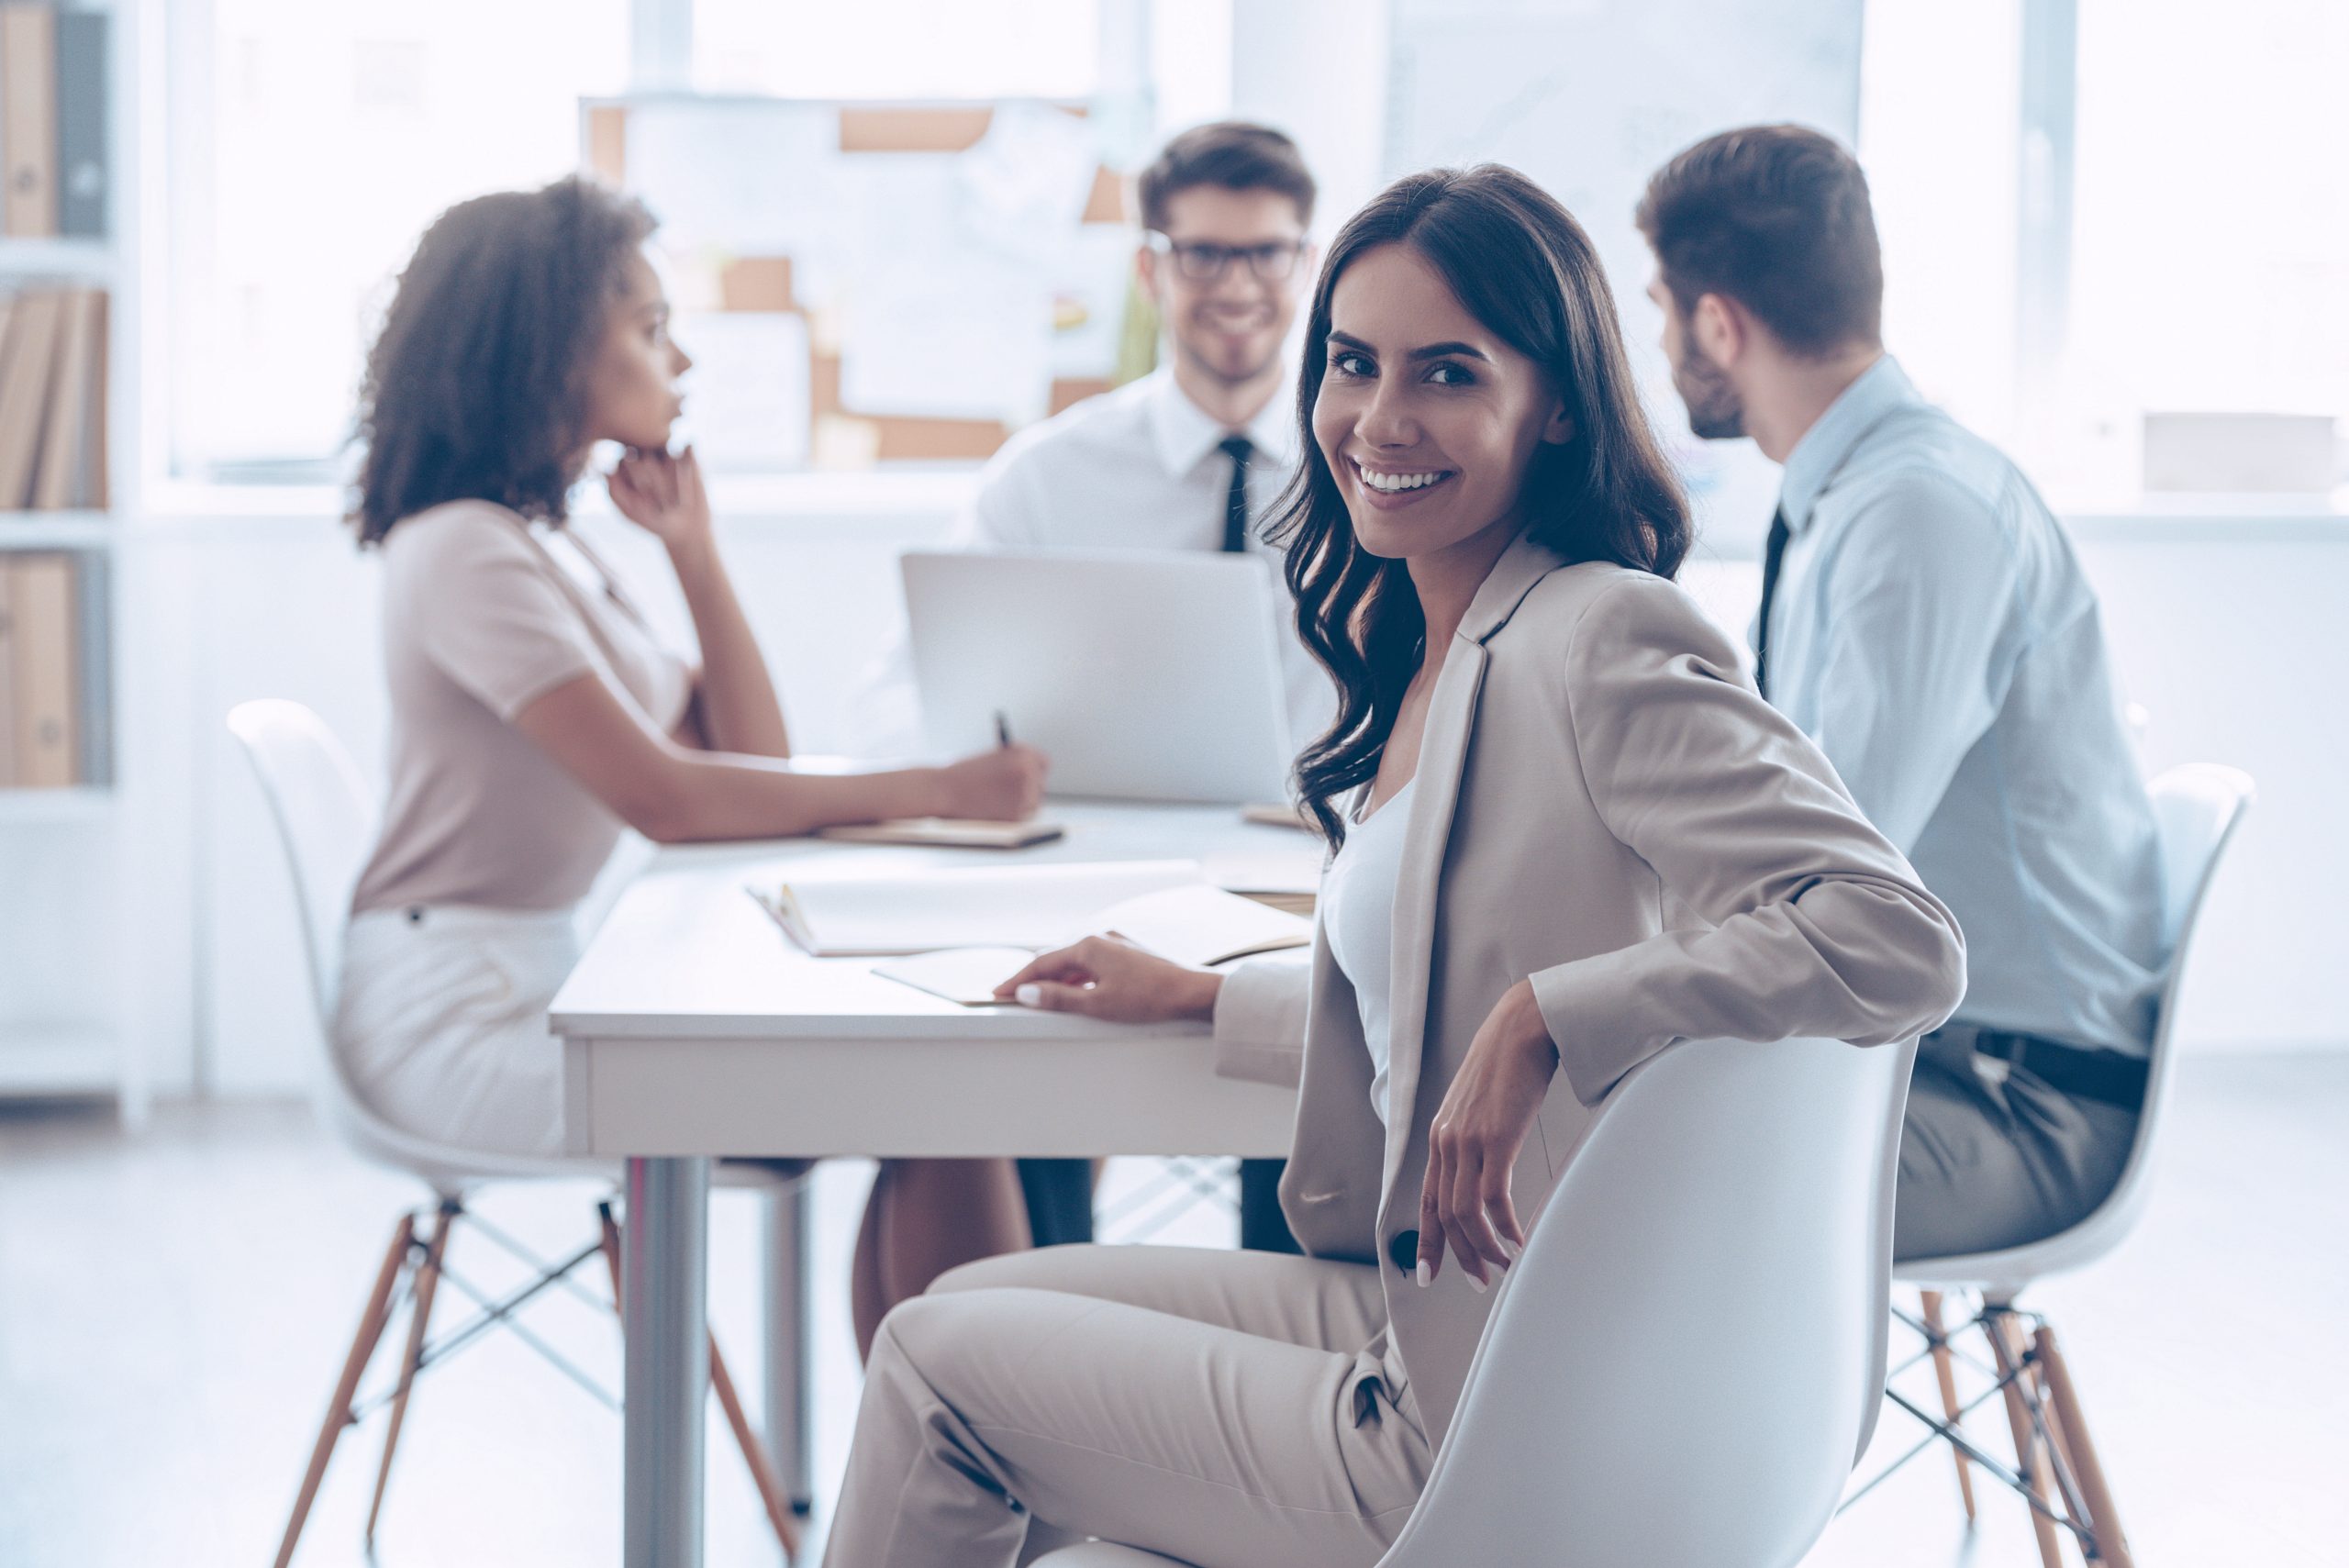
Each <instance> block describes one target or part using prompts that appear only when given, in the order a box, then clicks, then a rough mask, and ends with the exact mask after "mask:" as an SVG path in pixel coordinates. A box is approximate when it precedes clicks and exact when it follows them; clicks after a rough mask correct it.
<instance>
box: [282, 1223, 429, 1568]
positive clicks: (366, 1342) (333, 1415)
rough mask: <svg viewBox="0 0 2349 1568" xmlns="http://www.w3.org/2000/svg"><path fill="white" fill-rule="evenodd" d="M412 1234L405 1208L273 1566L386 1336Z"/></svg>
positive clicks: (313, 1494)
mask: <svg viewBox="0 0 2349 1568" xmlns="http://www.w3.org/2000/svg"><path fill="white" fill-rule="evenodd" d="M414 1240H416V1216H414V1215H412V1214H405V1215H402V1216H401V1217H400V1222H399V1224H398V1225H397V1226H395V1228H394V1229H393V1230H392V1244H391V1246H390V1247H389V1248H388V1249H387V1250H386V1251H384V1266H383V1267H382V1268H381V1269H380V1270H378V1271H377V1272H376V1274H375V1284H374V1285H373V1288H372V1289H370V1290H369V1291H368V1293H367V1305H366V1306H365V1307H363V1308H362V1309H361V1311H360V1314H359V1332H358V1333H357V1334H355V1335H353V1336H352V1337H351V1354H350V1355H349V1356H348V1357H346V1358H345V1359H344V1361H343V1363H342V1376H341V1377H340V1379H338V1380H337V1381H336V1383H335V1385H334V1396H333V1397H332V1398H331V1399H329V1400H328V1402H327V1418H326V1420H325V1421H324V1422H323V1423H322V1424H321V1425H320V1427H319V1429H318V1440H317V1446H315V1447H314V1448H312V1449H311V1451H310V1468H309V1469H308V1470H307V1471H306V1472H304V1473H303V1476H302V1489H301V1491H300V1492H298V1493H297V1494H295V1498H294V1517H293V1518H290V1519H288V1520H286V1522H285V1538H284V1540H282V1541H280V1542H279V1543H278V1547H277V1568H286V1564H287V1563H289V1562H293V1561H294V1547H295V1542H297V1541H299V1540H301V1539H302V1525H303V1523H304V1521H306V1519H308V1518H309V1517H310V1505H311V1504H312V1503H314V1502H316V1501H317V1496H318V1483H319V1482H321V1481H323V1480H324V1479H326V1473H327V1461H328V1459H330V1458H331V1457H333V1454H334V1444H335V1440H336V1439H337V1438H339V1437H340V1436H341V1435H342V1429H343V1428H345V1427H347V1426H349V1425H350V1424H351V1396H353V1395H355V1394H357V1393H358V1392H359V1379H360V1376H361V1374H362V1373H365V1372H366V1370H367V1362H369V1361H370V1360H371V1359H372V1358H373V1356H374V1353H375V1345H376V1342H377V1341H378V1340H382V1339H383V1337H384V1324H386V1323H387V1322H389V1321H390V1320H391V1315H392V1288H393V1286H395V1285H396V1284H398V1283H399V1277H400V1265H401V1264H402V1263H404V1262H406V1261H407V1250H408V1247H409V1245H410V1244H411V1243H412V1242H413V1241H414Z"/></svg>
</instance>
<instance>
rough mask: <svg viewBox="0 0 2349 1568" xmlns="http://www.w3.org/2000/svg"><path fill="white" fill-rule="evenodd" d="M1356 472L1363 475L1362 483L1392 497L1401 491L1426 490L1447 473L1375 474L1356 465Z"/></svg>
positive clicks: (1437, 470)
mask: <svg viewBox="0 0 2349 1568" xmlns="http://www.w3.org/2000/svg"><path fill="white" fill-rule="evenodd" d="M1354 472H1355V473H1359V474H1361V475H1362V482H1363V483H1364V484H1367V485H1369V486H1370V487H1371V488H1372V489H1373V490H1377V491H1382V492H1384V493H1386V495H1394V494H1395V493H1396V492H1397V491H1401V490H1421V489H1425V488H1426V487H1427V486H1428V485H1431V484H1434V483H1435V482H1436V481H1437V480H1439V479H1442V477H1443V476H1444V473H1445V472H1446V471H1445V470H1442V469H1436V470H1433V471H1431V472H1430V473H1372V472H1371V471H1370V470H1369V469H1366V468H1364V467H1363V466H1362V465H1361V464H1360V463H1356V464H1355V465H1354Z"/></svg>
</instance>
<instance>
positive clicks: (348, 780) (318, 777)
mask: <svg viewBox="0 0 2349 1568" xmlns="http://www.w3.org/2000/svg"><path fill="white" fill-rule="evenodd" d="M228 729H229V732H230V733H231V734H233V735H235V736H236V738H237V740H239V742H240V743H241V744H242V745H243V747H244V751H245V755H246V757H247V758H248V759H250V761H251V762H252V765H253V772H254V773H255V774H256V775H257V776H258V777H259V778H260V780H261V788H262V795H263V796H265V797H266V798H267V799H268V801H269V809H270V815H271V816H272V817H273V818H274V819H275V820H276V823H277V832H278V837H279V839H280V840H281V841H282V842H283V843H284V848H285V859H286V863H287V866H288V868H289V869H290V870H291V871H292V872H293V873H294V902H295V910H296V912H297V914H298V915H299V917H300V920H301V926H302V945H303V951H304V955H305V956H306V958H307V959H308V961H309V970H310V995H311V1000H312V1001H313V1002H314V1003H316V1004H317V1010H318V1029H319V1033H320V1034H321V1035H322V1036H323V1037H325V1039H326V1040H327V1041H328V1045H327V1049H326V1052H325V1055H326V1061H325V1062H324V1064H323V1067H322V1070H321V1071H319V1072H317V1073H315V1074H314V1076H313V1079H312V1083H313V1086H314V1088H313V1094H312V1102H313V1104H314V1105H315V1106H316V1108H317V1114H318V1118H319V1119H320V1120H321V1121H323V1122H325V1123H326V1125H327V1126H328V1129H330V1130H332V1131H333V1132H334V1133H335V1135H336V1136H337V1137H339V1138H340V1139H341V1140H343V1142H344V1143H346V1144H348V1145H349V1146H350V1147H351V1150H352V1151H354V1152H356V1153H358V1154H361V1155H363V1156H364V1157H366V1158H367V1159H370V1160H373V1161H374V1162H377V1163H378V1164H383V1165H388V1166H390V1167H392V1168H393V1169H395V1170H400V1171H406V1172H407V1173H410V1174H411V1175H414V1176H416V1177H417V1178H418V1179H420V1180H422V1181H425V1182H427V1183H429V1184H431V1185H432V1187H433V1189H434V1191H436V1192H438V1193H439V1194H440V1195H442V1196H444V1197H446V1196H454V1195H457V1194H459V1193H461V1192H462V1191H463V1190H464V1189H465V1188H466V1187H467V1186H468V1185H470V1184H473V1183H474V1182H477V1181H482V1180H489V1179H504V1180H517V1179H522V1180H527V1179H532V1178H537V1177H542V1176H573V1177H575V1176H579V1175H582V1174H593V1175H602V1174H605V1172H604V1171H603V1170H602V1169H601V1168H600V1167H596V1166H594V1165H591V1164H588V1163H584V1162H576V1161H563V1160H551V1159H542V1158H539V1157H536V1156H532V1155H523V1154H501V1153H492V1152H488V1151H478V1150H470V1149H460V1148H456V1147H453V1146H451V1145H447V1144H441V1143H436V1142H434V1141H432V1140H429V1139H425V1138H419V1137H417V1136H416V1135H415V1134H413V1133H410V1132H406V1131H404V1130H402V1129H399V1128H396V1127H394V1126H393V1125H392V1124H391V1123H389V1122H387V1121H385V1120H384V1118H382V1117H380V1116H378V1115H376V1114H375V1111H374V1110H373V1107H372V1106H369V1105H368V1104H367V1102H366V1100H365V1099H364V1098H363V1097H362V1095H360V1093H359V1091H358V1088H357V1086H356V1085H355V1084H352V1082H351V1077H350V1075H349V1073H347V1072H345V1070H344V1067H343V1063H342V1058H341V1056H340V1053H338V1052H337V1051H335V1049H334V1047H333V1044H332V1040H333V1035H334V1016H335V1002H336V993H337V992H338V991H339V990H340V988H341V983H342V932H343V927H344V925H345V924H346V923H347V922H348V920H349V919H350V915H351V893H352V890H353V889H354V888H355V887H356V886H357V885H358V883H359V873H360V872H361V871H362V870H363V869H365V866H366V861H367V856H368V853H369V852H370V851H372V850H373V847H374V840H375V832H376V828H377V826H378V821H377V818H378V817H379V816H380V808H379V807H378V806H377V805H376V803H375V797H374V792H373V790H371V789H369V788H368V787H367V781H366V778H365V777H364V775H362V773H360V771H359V765H358V764H357V763H356V762H352V761H351V753H350V751H347V750H345V749H344V747H343V744H342V742H341V741H340V740H337V739H336V738H335V734H334V731H332V730H331V729H328V728H327V726H326V721H325V720H323V719H321V718H320V717H318V716H317V714H315V713H313V712H311V711H310V710H309V709H308V708H306V707H304V706H302V705H301V704H300V703H296V702H286V701H284V700H283V699H281V698H276V697H264V698H261V699H258V700H255V701H252V702H246V703H239V704H238V705H237V706H235V707H233V708H231V709H229V711H228Z"/></svg>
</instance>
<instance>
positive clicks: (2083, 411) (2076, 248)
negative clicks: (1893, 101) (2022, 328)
mask: <svg viewBox="0 0 2349 1568" xmlns="http://www.w3.org/2000/svg"><path fill="white" fill-rule="evenodd" d="M2079 21H2080V33H2079V73H2078V98H2077V106H2078V133H2077V134H2078V148H2079V151H2078V159H2077V163H2076V177H2075V189H2076V198H2075V206H2074V212H2075V228H2074V239H2073V267H2072V286H2071V291H2070V311H2069V319H2070V331H2069V333H2068V342H2067V345H2066V349H2067V351H2066V353H2065V359H2064V371H2063V377H2062V384H2061V387H2060V395H2059V400H2058V404H2057V406H2058V408H2059V410H2060V413H2059V415H2058V418H2059V421H2060V423H2059V426H2058V434H2059V437H2060V438H2061V439H2063V440H2064V442H2065V444H2066V445H2068V446H2070V447H2071V448H2073V449H2074V454H2075V455H2074V458H2073V461H2074V462H2075V463H2076V465H2077V470H2078V472H2077V473H2076V479H2077V480H2078V482H2079V483H2081V484H2084V485H2087V486H2090V487H2094V488H2099V489H2105V490H2114V491H2120V492H2122V493H2125V492H2126V491H2128V490H2130V489H2133V487H2134V482H2135V478H2136V475H2137V473H2138V468H2137V459H2138V439H2139V434H2140V430H2141V423H2140V421H2141V418H2142V416H2143V415H2144V414H2145V413H2147V412H2162V411H2168V412H2221V413H2283V414H2317V415H2324V416H2328V417H2341V416H2343V415H2349V202H2344V201H2343V198H2342V175H2341V159H2342V150H2343V128H2344V126H2349V120H2344V119H2343V110H2342V82H2343V74H2344V72H2349V6H2342V5H2341V4H2340V3H2339V0H2237V3H2236V4H2233V5H2231V6H2225V7H2223V8H2221V9H2215V10H2214V9H2213V8H2212V7H2211V6H2208V5H2206V4H2203V3H2202V0H2080V6H2079Z"/></svg>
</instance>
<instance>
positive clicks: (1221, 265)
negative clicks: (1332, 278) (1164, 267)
mask: <svg viewBox="0 0 2349 1568" xmlns="http://www.w3.org/2000/svg"><path fill="white" fill-rule="evenodd" d="M1150 248H1151V249H1152V250H1155V251H1157V252H1158V253H1159V254H1160V255H1162V256H1172V257H1173V258H1174V259H1175V271H1176V272H1180V273H1181V274H1182V275H1183V276H1184V278H1185V279H1186V280H1187V281H1188V282H1191V283H1195V284H1211V283H1213V282H1215V280H1216V279H1218V278H1219V277H1221V276H1223V270H1224V269H1225V268H1226V267H1229V266H1230V265H1231V263H1232V262H1234V261H1245V262H1247V263H1248V270H1249V271H1250V272H1253V273H1255V274H1256V276H1257V277H1259V278H1261V279H1263V280H1264V282H1266V283H1268V284H1276V283H1279V282H1281V281H1282V280H1284V279H1286V278H1293V277H1295V276H1297V263H1298V262H1300V261H1303V260H1305V245H1304V242H1303V241H1301V240H1297V239H1272V240H1267V241H1266V242H1265V243H1264V244H1262V245H1211V244H1208V243H1207V242H1206V241H1204V240H1202V241H1198V242H1196V243H1194V242H1190V241H1186V240H1177V239H1167V238H1166V236H1164V235H1163V234H1153V235H1152V236H1151V237H1150Z"/></svg>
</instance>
